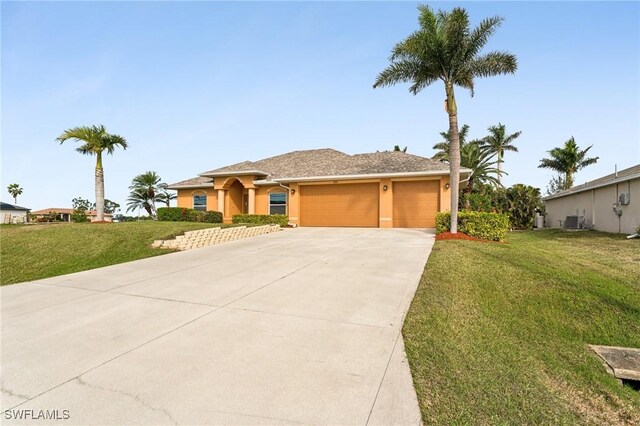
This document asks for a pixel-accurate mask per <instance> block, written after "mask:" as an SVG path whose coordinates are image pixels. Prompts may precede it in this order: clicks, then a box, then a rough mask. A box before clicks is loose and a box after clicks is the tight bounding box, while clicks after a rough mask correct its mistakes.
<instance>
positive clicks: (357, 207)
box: [300, 183, 379, 227]
mask: <svg viewBox="0 0 640 426" xmlns="http://www.w3.org/2000/svg"><path fill="white" fill-rule="evenodd" d="M378 188H379V185H378V184H377V183H357V184H342V185H337V184H336V185H302V186H300V225H301V226H368V227H377V226H378V191H379V189H378Z"/></svg>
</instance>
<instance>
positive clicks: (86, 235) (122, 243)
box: [0, 221, 236, 285]
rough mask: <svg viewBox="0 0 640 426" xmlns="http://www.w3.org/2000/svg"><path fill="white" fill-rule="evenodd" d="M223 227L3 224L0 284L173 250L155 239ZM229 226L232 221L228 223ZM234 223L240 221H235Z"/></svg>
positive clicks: (168, 223) (156, 254)
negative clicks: (159, 246)
mask: <svg viewBox="0 0 640 426" xmlns="http://www.w3.org/2000/svg"><path fill="white" fill-rule="evenodd" d="M213 226H221V225H215V224H210V223H191V222H152V221H143V222H124V223H110V224H91V223H64V224H49V225H47V224H42V225H2V226H1V227H0V258H1V261H0V284H2V285H5V284H12V283H17V282H23V281H31V280H37V279H41V278H47V277H53V276H56V275H62V274H69V273H71V272H78V271H84V270H87V269H93V268H99V267H102V266H108V265H114V264H116V263H123V262H129V261H132V260H137V259H142V258H145V257H151V256H158V255H161V254H166V253H170V252H171V251H170V250H166V249H153V248H151V247H150V244H151V243H152V242H153V240H159V239H170V238H173V237H175V236H176V235H180V234H183V233H184V232H185V231H190V230H194V229H202V228H210V227H213ZM224 226H228V225H224ZM231 226H236V225H231Z"/></svg>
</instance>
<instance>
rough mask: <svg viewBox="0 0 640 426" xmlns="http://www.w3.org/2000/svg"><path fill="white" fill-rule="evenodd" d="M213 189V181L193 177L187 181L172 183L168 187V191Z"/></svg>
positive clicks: (206, 178)
mask: <svg viewBox="0 0 640 426" xmlns="http://www.w3.org/2000/svg"><path fill="white" fill-rule="evenodd" d="M206 187H213V179H211V178H208V177H202V176H198V177H194V178H191V179H187V180H182V181H180V182H176V183H172V184H171V185H169V186H168V188H169V189H178V188H206Z"/></svg>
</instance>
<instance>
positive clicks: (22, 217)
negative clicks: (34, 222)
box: [0, 201, 30, 223]
mask: <svg viewBox="0 0 640 426" xmlns="http://www.w3.org/2000/svg"><path fill="white" fill-rule="evenodd" d="M29 210H30V209H28V208H26V207H20V206H16V205H13V204H9V203H5V202H2V201H0V218H2V223H24V222H26V221H27V215H28V213H29Z"/></svg>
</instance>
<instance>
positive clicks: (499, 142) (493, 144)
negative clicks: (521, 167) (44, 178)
mask: <svg viewBox="0 0 640 426" xmlns="http://www.w3.org/2000/svg"><path fill="white" fill-rule="evenodd" d="M487 130H488V131H489V136H486V137H485V138H483V139H482V140H481V144H482V146H484V147H487V148H488V149H489V150H490V151H491V152H492V153H493V154H495V155H496V156H497V157H498V161H497V165H498V171H502V163H503V158H504V152H505V151H513V152H518V148H516V147H515V146H514V145H513V141H514V140H516V139H517V138H518V137H519V136H520V134H521V133H522V132H515V133H512V134H510V135H508V134H507V130H506V128H505V125H504V124H501V123H498V125H497V126H491V127H489V128H488V129H487ZM498 183H501V182H500V173H498Z"/></svg>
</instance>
